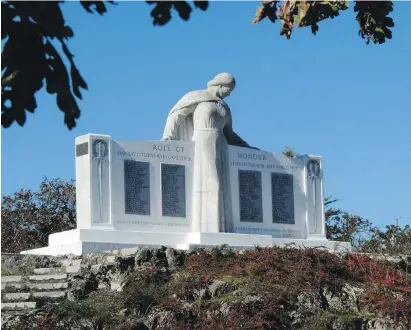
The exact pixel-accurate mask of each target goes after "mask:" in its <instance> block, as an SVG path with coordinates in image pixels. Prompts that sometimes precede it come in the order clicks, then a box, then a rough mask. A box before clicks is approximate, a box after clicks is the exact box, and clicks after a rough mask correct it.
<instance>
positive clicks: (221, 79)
mask: <svg viewBox="0 0 411 330" xmlns="http://www.w3.org/2000/svg"><path fill="white" fill-rule="evenodd" d="M222 85H225V86H229V87H231V88H232V89H234V87H235V80H234V77H233V76H232V75H231V74H229V73H220V74H218V75H217V76H216V77H215V78H214V79H213V80H211V81H209V82H208V83H207V86H208V87H212V86H222ZM217 101H220V102H221V101H222V100H221V99H220V98H218V97H217V96H214V95H212V94H211V93H210V92H208V91H207V90H198V91H193V92H190V93H187V94H186V95H184V96H183V97H182V98H181V99H180V100H179V101H178V102H177V104H176V105H175V106H174V107H173V108H172V109H171V111H170V113H169V114H168V115H169V116H170V115H171V114H173V113H176V112H178V111H182V110H183V109H187V108H191V107H194V108H195V107H197V105H198V104H200V103H202V102H217ZM223 102H224V101H223ZM192 113H193V111H191V114H190V115H188V116H185V118H184V120H183V121H182V123H181V124H180V125H179V126H178V129H177V132H176V134H175V137H174V139H176V140H184V141H191V140H192V137H193V133H194V124H193V114H192Z"/></svg>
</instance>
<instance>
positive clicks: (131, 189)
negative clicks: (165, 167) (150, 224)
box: [124, 159, 150, 215]
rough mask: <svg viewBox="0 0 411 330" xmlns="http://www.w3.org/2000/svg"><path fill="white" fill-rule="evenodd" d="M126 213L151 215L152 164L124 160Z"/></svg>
mask: <svg viewBox="0 0 411 330" xmlns="http://www.w3.org/2000/svg"><path fill="white" fill-rule="evenodd" d="M124 200H125V213H126V214H137V215H150V164H149V163H147V162H138V161H135V160H128V159H126V160H124Z"/></svg>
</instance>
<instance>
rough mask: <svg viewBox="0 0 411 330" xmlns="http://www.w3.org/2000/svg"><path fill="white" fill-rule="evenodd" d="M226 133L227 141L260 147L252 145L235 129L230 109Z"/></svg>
mask: <svg viewBox="0 0 411 330" xmlns="http://www.w3.org/2000/svg"><path fill="white" fill-rule="evenodd" d="M224 135H225V137H226V139H227V143H228V144H230V145H233V146H237V147H246V148H251V149H258V148H255V147H251V146H250V145H249V144H248V143H247V142H246V141H244V140H243V139H242V138H241V137H240V136H239V135H238V134H237V133H236V132H234V130H233V119H232V117H231V112H230V110H228V111H227V123H226V125H225V127H224ZM258 150H259V149H258Z"/></svg>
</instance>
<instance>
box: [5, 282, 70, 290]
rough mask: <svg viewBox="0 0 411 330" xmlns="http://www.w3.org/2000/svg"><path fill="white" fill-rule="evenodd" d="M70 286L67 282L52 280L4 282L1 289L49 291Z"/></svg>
mask: <svg viewBox="0 0 411 330" xmlns="http://www.w3.org/2000/svg"><path fill="white" fill-rule="evenodd" d="M67 288H68V283H67V282H52V283H30V282H27V283H13V282H10V283H2V284H1V290H5V289H7V290H17V291H37V290H40V291H47V290H62V289H63V290H64V289H67Z"/></svg>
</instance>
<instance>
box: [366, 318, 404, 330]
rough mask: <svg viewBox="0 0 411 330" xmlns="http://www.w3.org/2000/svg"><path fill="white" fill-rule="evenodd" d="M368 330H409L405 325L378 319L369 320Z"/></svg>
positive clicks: (387, 319)
mask: <svg viewBox="0 0 411 330" xmlns="http://www.w3.org/2000/svg"><path fill="white" fill-rule="evenodd" d="M365 329H366V330H407V328H406V327H405V326H404V325H403V324H399V323H397V322H395V321H393V320H391V319H389V318H376V319H372V320H369V321H368V322H367V325H366V327H365Z"/></svg>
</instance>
